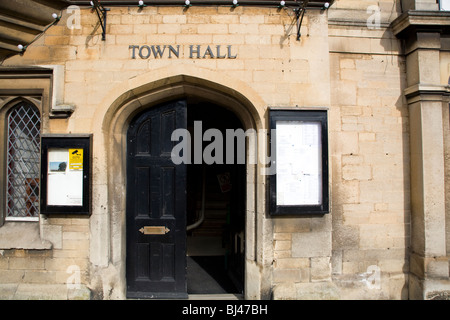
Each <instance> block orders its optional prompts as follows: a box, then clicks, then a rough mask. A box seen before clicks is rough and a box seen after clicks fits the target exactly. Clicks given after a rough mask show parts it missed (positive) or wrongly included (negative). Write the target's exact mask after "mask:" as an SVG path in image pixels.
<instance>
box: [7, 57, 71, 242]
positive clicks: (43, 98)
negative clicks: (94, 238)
mask: <svg viewBox="0 0 450 320" xmlns="http://www.w3.org/2000/svg"><path fill="white" fill-rule="evenodd" d="M63 81H64V69H63V66H45V67H44V66H43V67H1V68H0V99H1V100H0V140H3V142H4V143H2V144H1V145H3V148H6V145H7V144H6V140H5V139H6V138H7V137H6V128H5V126H6V119H7V115H8V112H9V110H10V109H11V108H13V107H14V106H15V105H17V103H18V102H20V101H27V102H29V103H32V104H33V105H35V106H36V107H37V108H38V109H39V111H40V113H41V132H42V133H45V132H47V131H48V122H49V119H50V118H62V117H67V116H70V114H71V113H72V112H73V109H74V108H73V107H72V106H65V105H62V104H61V103H60V102H61V100H62V99H61V98H62V97H63V90H58V89H61V88H63ZM5 170H6V150H4V151H3V152H0V172H1V173H2V174H0V193H1V194H5V192H6V190H5V188H6V174H5ZM5 201H6V200H5V197H0V250H8V249H35V250H43V249H51V248H52V247H53V244H52V242H50V241H49V240H46V239H44V238H45V237H44V236H43V233H44V230H46V229H48V228H46V226H45V225H44V223H43V222H42V216H41V217H40V219H39V221H5V214H6V212H5V211H6V210H5V208H6V203H5ZM49 236H50V237H51V235H49Z"/></svg>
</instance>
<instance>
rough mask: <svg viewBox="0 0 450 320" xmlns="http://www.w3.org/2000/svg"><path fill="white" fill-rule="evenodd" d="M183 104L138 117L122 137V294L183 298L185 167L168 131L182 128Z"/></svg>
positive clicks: (184, 103) (185, 109)
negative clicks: (124, 256) (124, 205)
mask: <svg viewBox="0 0 450 320" xmlns="http://www.w3.org/2000/svg"><path fill="white" fill-rule="evenodd" d="M186 115H187V105H186V102H185V101H177V102H171V103H167V104H164V105H161V106H158V107H155V108H151V109H149V110H148V111H145V112H144V113H142V114H140V115H138V116H137V117H136V118H135V119H134V120H133V121H132V123H131V124H130V127H129V129H128V134H127V213H126V215H127V221H126V224H127V229H126V231H127V270H126V274H127V296H128V297H129V298H184V297H187V293H186V287H187V286H186V165H184V164H180V165H175V164H174V163H173V162H172V160H171V151H172V148H173V147H174V145H175V144H176V143H178V142H172V141H171V135H172V132H173V131H174V130H175V129H177V128H186V121H187V117H186Z"/></svg>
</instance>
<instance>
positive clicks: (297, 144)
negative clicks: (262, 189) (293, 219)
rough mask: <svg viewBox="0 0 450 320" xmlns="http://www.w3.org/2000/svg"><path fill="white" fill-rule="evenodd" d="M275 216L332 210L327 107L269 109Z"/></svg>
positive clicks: (271, 199)
mask: <svg viewBox="0 0 450 320" xmlns="http://www.w3.org/2000/svg"><path fill="white" fill-rule="evenodd" d="M270 128H271V141H270V143H271V144H272V145H271V150H273V151H272V152H273V153H275V154H272V155H271V159H272V163H271V165H272V166H275V171H274V173H275V174H272V175H271V176H270V177H269V183H270V186H269V194H270V196H269V204H270V213H271V214H272V215H301V214H324V213H328V212H329V195H328V132H327V131H328V129H327V111H325V110H270Z"/></svg>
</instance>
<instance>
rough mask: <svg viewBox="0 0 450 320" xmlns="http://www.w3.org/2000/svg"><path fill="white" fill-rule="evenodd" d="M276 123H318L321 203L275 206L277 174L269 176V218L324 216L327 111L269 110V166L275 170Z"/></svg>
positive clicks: (326, 207) (326, 196)
mask: <svg viewBox="0 0 450 320" xmlns="http://www.w3.org/2000/svg"><path fill="white" fill-rule="evenodd" d="M277 121H298V122H320V126H321V129H320V130H321V145H322V157H321V159H322V162H321V166H322V168H321V170H322V171H321V172H322V181H321V182H322V190H321V191H322V196H321V197H322V201H321V203H320V204H318V205H277V174H276V171H275V173H274V174H271V175H269V212H270V215H271V216H302V215H324V214H327V213H329V211H330V208H329V207H330V203H329V199H330V195H329V169H328V165H329V161H328V111H327V110H302V109H300V110H292V109H289V110H286V109H269V126H270V129H271V130H270V144H271V145H270V150H272V154H271V160H272V163H271V164H270V165H271V166H274V167H275V168H276V161H277V154H276V153H277V152H276V150H277V148H276V130H275V129H276V124H277Z"/></svg>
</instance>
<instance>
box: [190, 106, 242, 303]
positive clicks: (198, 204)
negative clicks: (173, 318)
mask: <svg viewBox="0 0 450 320" xmlns="http://www.w3.org/2000/svg"><path fill="white" fill-rule="evenodd" d="M187 117H188V119H187V127H188V130H189V131H190V133H191V137H192V141H196V140H195V139H196V137H195V136H194V134H195V132H194V131H195V130H194V122H195V121H200V122H201V126H202V136H203V133H204V132H205V131H206V130H208V129H210V128H214V129H218V130H220V131H221V132H222V137H224V139H223V140H224V141H223V142H224V143H223V164H218V163H213V164H207V163H205V160H204V159H203V157H202V163H201V164H200V163H198V164H190V165H188V166H187V194H186V196H187V208H186V209H187V210H186V212H187V231H186V235H187V250H186V254H187V291H188V294H225V293H234V294H241V293H243V290H244V261H245V258H244V257H245V250H244V248H245V245H244V244H245V243H244V241H245V234H244V230H245V199H246V187H245V186H246V166H245V164H239V163H238V161H237V160H236V157H237V152H236V151H237V150H236V148H237V146H235V152H234V157H235V161H233V164H227V163H226V160H225V159H226V158H227V157H226V148H225V136H226V134H225V130H226V129H234V130H236V129H238V128H241V129H242V128H243V126H242V123H241V122H240V121H239V119H238V118H237V117H236V115H235V114H234V113H233V112H231V111H229V110H227V109H225V108H223V107H220V106H218V105H216V104H213V103H209V102H199V101H195V102H194V101H190V102H188V115H187ZM197 139H198V137H197ZM199 140H203V139H199ZM197 141H198V140H197ZM210 143H211V142H210V141H203V147H202V150H204V149H205V147H206V146H208V145H209V144H210ZM192 154H193V153H192ZM244 158H245V157H244Z"/></svg>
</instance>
